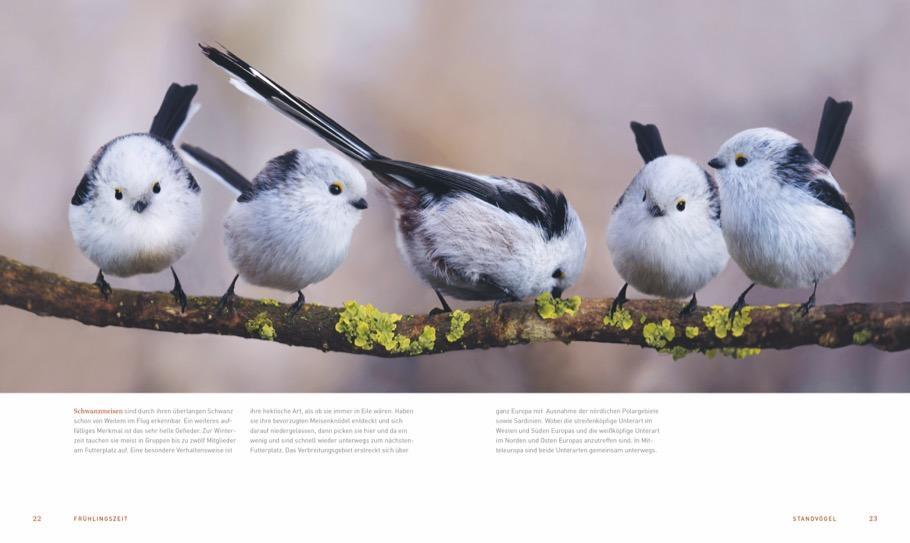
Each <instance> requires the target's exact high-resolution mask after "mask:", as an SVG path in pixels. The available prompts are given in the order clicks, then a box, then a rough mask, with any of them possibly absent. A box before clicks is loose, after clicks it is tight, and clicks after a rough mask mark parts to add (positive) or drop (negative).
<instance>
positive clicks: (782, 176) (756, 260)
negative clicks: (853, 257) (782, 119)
mask: <svg viewBox="0 0 910 543" xmlns="http://www.w3.org/2000/svg"><path fill="white" fill-rule="evenodd" d="M851 111H853V105H852V104H851V103H850V102H837V101H836V100H834V99H833V98H830V97H829V98H828V99H827V101H826V102H825V107H824V111H823V112H822V119H821V123H820V125H819V127H818V137H817V139H816V143H815V150H814V152H813V153H812V154H809V151H807V150H806V148H805V147H803V144H802V143H800V142H799V141H798V140H797V139H796V138H794V137H792V136H790V135H788V134H785V133H783V132H781V131H779V130H774V129H772V128H753V129H751V130H745V131H743V132H740V133H739V134H736V135H735V136H733V137H732V138H730V139H729V140H727V142H726V143H724V144H723V145H722V146H721V148H720V151H719V152H718V153H717V156H716V157H715V158H713V159H712V160H711V161H710V162H708V165H709V166H711V167H712V168H715V169H716V170H717V173H718V177H719V179H720V195H721V205H722V207H723V210H724V212H723V216H722V219H721V223H722V226H723V230H724V237H725V238H726V241H727V247H728V248H729V250H730V254H731V255H732V256H733V260H735V261H736V263H737V264H739V267H740V268H742V270H743V271H744V272H745V273H746V275H747V276H749V279H751V280H752V284H750V285H749V287H748V288H746V290H745V291H743V293H742V294H741V295H740V296H739V298H738V299H737V300H736V303H735V304H733V307H732V308H731V309H730V317H731V318H732V317H733V316H734V315H735V314H736V313H737V312H738V311H740V310H741V309H742V307H743V306H744V305H745V303H746V294H748V292H749V291H750V290H752V288H753V287H754V286H755V284H756V283H759V284H762V285H765V286H769V287H775V288H797V287H798V288H808V287H812V295H811V296H810V297H809V299H808V300H807V301H806V303H804V304H802V305H801V306H800V311H801V313H802V314H803V315H806V314H807V313H808V312H809V309H811V308H812V307H813V306H814V305H815V291H816V290H817V289H818V283H819V282H820V281H823V280H824V279H826V278H828V277H830V276H831V275H834V274H835V273H837V271H838V270H840V269H841V267H842V266H843V265H844V264H845V263H846V262H847V258H848V257H849V256H850V251H851V250H852V249H853V240H854V238H855V237H856V227H855V219H854V215H853V210H852V209H851V208H850V204H848V203H847V199H846V197H845V195H844V192H843V191H842V190H841V188H840V185H838V184H837V181H835V179H834V177H833V176H832V175H831V172H830V171H829V170H828V168H830V167H831V163H832V162H833V161H834V156H835V155H836V154H837V149H838V147H839V146H840V143H841V139H842V138H843V135H844V129H845V128H846V126H847V119H849V117H850V113H851Z"/></svg>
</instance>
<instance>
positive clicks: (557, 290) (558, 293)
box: [550, 287, 565, 298]
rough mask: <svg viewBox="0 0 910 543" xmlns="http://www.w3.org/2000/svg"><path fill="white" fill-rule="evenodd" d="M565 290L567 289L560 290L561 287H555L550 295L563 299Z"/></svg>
mask: <svg viewBox="0 0 910 543" xmlns="http://www.w3.org/2000/svg"><path fill="white" fill-rule="evenodd" d="M563 290H565V289H562V288H560V287H553V288H552V289H551V290H550V294H552V295H553V297H554V298H562V291H563Z"/></svg>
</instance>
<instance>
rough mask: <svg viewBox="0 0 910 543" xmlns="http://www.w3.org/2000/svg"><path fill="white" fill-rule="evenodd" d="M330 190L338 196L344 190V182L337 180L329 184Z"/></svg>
mask: <svg viewBox="0 0 910 543" xmlns="http://www.w3.org/2000/svg"><path fill="white" fill-rule="evenodd" d="M329 192H331V193H332V194H334V195H335V196H338V195H339V194H341V193H342V192H344V186H342V184H341V183H340V182H338V181H335V182H334V183H332V184H331V185H329Z"/></svg>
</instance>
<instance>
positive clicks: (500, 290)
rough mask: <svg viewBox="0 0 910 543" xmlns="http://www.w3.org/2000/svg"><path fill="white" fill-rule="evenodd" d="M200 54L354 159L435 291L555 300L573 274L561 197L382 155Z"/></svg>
mask: <svg viewBox="0 0 910 543" xmlns="http://www.w3.org/2000/svg"><path fill="white" fill-rule="evenodd" d="M201 47H202V51H203V53H205V55H206V56H207V57H208V58H209V59H211V60H212V61H213V62H215V63H216V64H217V65H218V66H220V67H222V68H223V69H224V70H226V71H227V72H228V73H229V74H230V75H231V77H232V83H233V84H234V85H235V86H236V87H238V88H239V89H240V90H242V91H244V92H245V93H247V94H249V95H250V96H253V97H254V98H257V99H259V100H261V101H264V102H265V103H267V104H269V105H271V106H272V107H274V108H275V109H277V110H278V111H280V112H282V113H284V114H285V115H287V116H288V117H290V118H292V119H294V120H295V121H297V122H298V123H300V124H303V125H304V126H306V127H307V128H309V129H310V130H312V131H314V132H315V133H316V134H318V135H319V136H320V137H322V138H323V139H325V140H326V141H327V142H328V143H329V144H331V145H333V146H334V147H335V148H336V149H338V150H340V151H341V152H342V153H344V154H345V155H347V156H349V157H351V158H352V159H354V160H356V161H357V162H359V163H360V164H361V165H363V167H364V168H366V169H367V170H369V171H370V172H372V173H373V175H374V176H376V178H377V179H378V180H379V181H380V182H381V183H382V184H383V186H384V187H385V188H386V191H387V193H388V194H389V196H390V198H391V200H392V202H393V204H394V205H395V207H396V208H397V214H398V229H397V238H398V246H399V249H400V250H401V253H402V255H403V257H404V259H405V261H407V263H408V264H409V265H410V266H411V267H412V268H413V269H414V270H415V271H416V273H417V274H418V275H419V276H420V277H421V278H422V279H423V280H424V281H426V282H427V283H429V285H430V286H431V287H432V288H433V289H434V290H435V291H436V294H437V296H438V297H439V301H440V303H441V304H442V309H443V311H450V307H449V305H448V303H446V300H445V298H444V297H443V295H451V296H454V297H456V298H459V299H462V300H493V301H496V302H497V303H498V302H502V301H514V300H520V299H523V298H527V297H529V296H536V295H538V294H541V293H543V292H551V293H552V294H553V295H554V296H557V297H558V296H560V295H561V294H562V292H563V291H564V290H565V289H566V288H568V287H569V286H571V285H572V284H573V283H574V282H575V281H576V279H577V278H578V276H579V274H580V273H581V270H582V266H583V264H584V257H585V233H584V229H583V228H582V225H581V221H580V220H579V218H578V215H577V214H576V212H575V210H574V209H573V208H572V207H571V206H570V205H569V202H568V201H567V200H566V198H565V196H564V195H563V194H562V193H559V192H553V191H551V190H549V189H547V188H545V187H541V186H538V185H535V184H532V183H528V182H525V181H520V180H517V179H512V178H508V177H494V176H487V175H477V174H472V173H466V172H461V171H456V170H450V169H445V168H437V167H431V166H423V165H420V164H414V163H411V162H404V161H400V160H393V159H390V158H387V157H385V156H383V155H381V154H379V153H377V152H376V151H374V150H373V149H372V148H370V147H369V146H368V145H367V144H365V143H364V142H363V141H361V140H360V139H358V138H357V137H356V136H354V135H353V134H351V133H350V132H348V131H347V130H345V129H344V128H343V127H342V126H341V125H339V124H338V123H336V122H335V121H334V120H332V119H330V118H329V117H328V116H326V115H325V114H323V113H322V112H320V111H319V110H317V109H316V108H314V107H313V106H311V105H310V104H308V103H307V102H305V101H303V100H301V99H300V98H298V97H296V96H294V95H293V94H291V93H290V92H288V91H287V90H285V89H284V88H283V87H281V86H280V85H278V84H277V83H275V82H274V81H272V80H271V79H269V78H268V77H266V76H265V75H263V74H262V73H261V72H259V71H258V70H257V69H256V68H253V67H252V66H250V65H249V64H248V63H246V62H245V61H243V60H241V59H240V58H238V57H237V56H236V55H234V54H233V53H231V52H229V51H226V50H225V51H222V50H219V49H215V48H213V47H209V46H205V45H202V46H201Z"/></svg>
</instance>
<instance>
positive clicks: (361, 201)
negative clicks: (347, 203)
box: [351, 198, 370, 209]
mask: <svg viewBox="0 0 910 543" xmlns="http://www.w3.org/2000/svg"><path fill="white" fill-rule="evenodd" d="M351 205H352V206H354V207H356V208H357V209H366V208H368V207H370V206H369V205H367V201H366V199H364V198H361V199H359V200H354V201H353V202H351Z"/></svg>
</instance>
